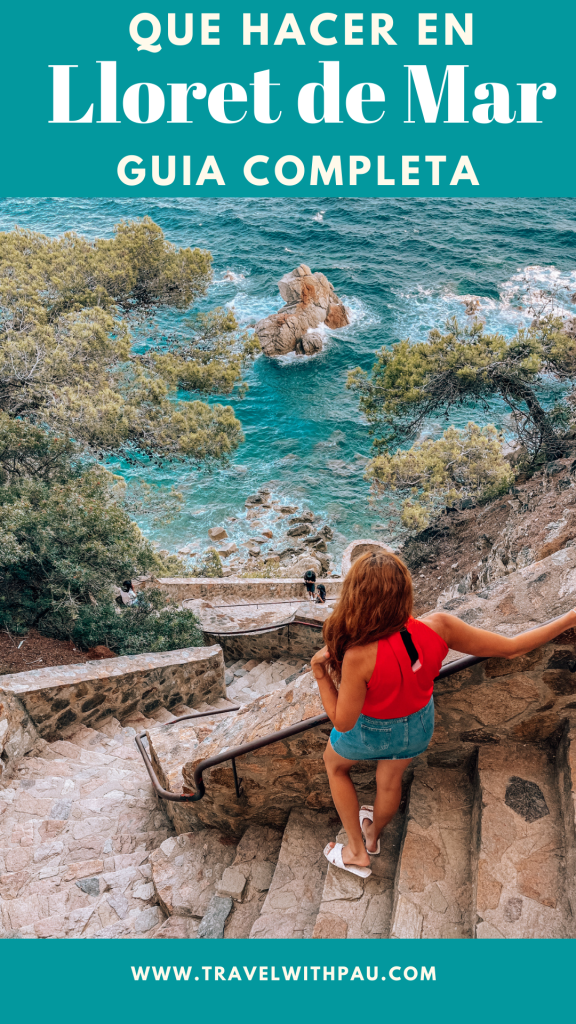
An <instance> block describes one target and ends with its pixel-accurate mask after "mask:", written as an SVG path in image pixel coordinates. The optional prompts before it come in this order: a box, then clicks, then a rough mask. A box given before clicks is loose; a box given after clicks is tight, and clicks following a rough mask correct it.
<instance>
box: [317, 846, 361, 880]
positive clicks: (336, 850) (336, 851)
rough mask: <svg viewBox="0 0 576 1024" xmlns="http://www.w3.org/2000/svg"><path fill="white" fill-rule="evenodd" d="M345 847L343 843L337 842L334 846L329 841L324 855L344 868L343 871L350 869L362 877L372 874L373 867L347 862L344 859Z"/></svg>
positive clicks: (338, 866) (336, 865) (335, 865)
mask: <svg viewBox="0 0 576 1024" xmlns="http://www.w3.org/2000/svg"><path fill="white" fill-rule="evenodd" d="M343 849H344V845H343V844H342V843H335V844H334V846H332V847H331V846H330V843H328V845H327V846H326V847H325V849H324V856H325V857H326V860H327V861H329V862H330V864H333V865H334V867H336V868H342V869H343V871H350V872H351V873H352V874H353V875H359V876H360V878H368V876H369V875H371V874H372V868H359V867H357V866H356V864H345V863H344V861H343V860H342V850H343Z"/></svg>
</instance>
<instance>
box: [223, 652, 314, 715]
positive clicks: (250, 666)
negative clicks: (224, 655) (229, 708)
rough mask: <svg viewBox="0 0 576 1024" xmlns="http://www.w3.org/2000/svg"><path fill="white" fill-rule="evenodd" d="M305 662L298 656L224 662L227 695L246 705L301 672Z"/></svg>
mask: <svg viewBox="0 0 576 1024" xmlns="http://www.w3.org/2000/svg"><path fill="white" fill-rule="evenodd" d="M305 664H306V662H305V661H303V660H302V659H301V658H289V659H288V658H287V659H279V660H278V659H274V660H269V661H258V660H256V659H251V660H248V659H247V658H241V659H240V660H239V661H231V662H226V672H225V681H226V695H227V697H228V699H229V700H233V701H234V702H235V703H238V704H247V703H249V702H250V701H252V700H255V698H256V697H261V696H262V695H263V694H264V693H272V691H273V690H277V689H278V688H279V687H281V686H283V685H284V684H288V683H291V682H292V681H293V680H294V679H297V677H298V676H299V675H301V674H302V670H303V668H304V666H305Z"/></svg>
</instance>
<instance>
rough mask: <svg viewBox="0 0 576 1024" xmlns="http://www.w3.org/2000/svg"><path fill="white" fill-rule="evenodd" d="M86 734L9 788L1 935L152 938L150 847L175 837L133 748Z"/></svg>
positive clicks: (3, 821)
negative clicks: (15, 933)
mask: <svg viewBox="0 0 576 1024" xmlns="http://www.w3.org/2000/svg"><path fill="white" fill-rule="evenodd" d="M109 731H110V732H112V733H113V736H109V735H106V734H105V733H103V732H96V731H94V730H93V729H87V728H81V729H79V730H78V731H77V733H76V734H73V735H72V736H71V737H69V739H67V740H65V741H63V740H58V741H56V742H54V743H51V744H48V743H43V745H42V749H41V752H40V753H39V754H38V755H37V756H33V755H30V754H29V755H27V756H26V757H24V758H23V759H22V760H20V761H18V762H17V763H16V765H15V771H14V776H13V778H12V779H7V780H5V781H4V782H3V783H0V936H2V935H4V936H6V935H10V934H12V933H14V932H18V933H19V935H20V936H21V937H22V938H87V937H110V938H130V937H134V936H138V937H146V936H148V935H149V934H151V933H152V931H153V930H154V929H155V928H157V927H158V926H159V925H160V923H161V921H162V919H163V914H162V912H161V911H160V909H159V908H158V907H157V906H156V905H155V904H156V896H155V893H154V892H153V890H152V889H151V888H150V887H149V882H150V873H151V872H150V864H149V856H150V852H151V850H153V849H154V847H155V846H157V845H158V844H159V843H161V842H162V841H163V840H164V839H166V838H167V836H168V835H169V834H170V832H171V827H170V825H169V822H168V820H167V818H166V817H165V814H164V811H163V808H161V807H159V806H158V803H157V800H156V798H155V796H154V793H153V790H152V787H151V785H150V781H149V779H148V776H147V773H146V770H145V768H144V766H143V764H142V761H141V760H140V757H139V755H138V752H137V750H136V747H135V745H134V739H133V736H134V730H133V729H131V728H126V729H123V728H122V727H121V726H120V724H119V723H118V722H117V723H116V726H115V727H114V728H112V727H111V724H110V725H109Z"/></svg>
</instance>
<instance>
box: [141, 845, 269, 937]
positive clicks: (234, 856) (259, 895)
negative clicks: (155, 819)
mask: <svg viewBox="0 0 576 1024" xmlns="http://www.w3.org/2000/svg"><path fill="white" fill-rule="evenodd" d="M281 841H282V833H281V832H279V831H277V830H275V829H270V828H263V827H261V826H259V825H252V826H250V827H249V828H248V829H247V830H246V832H245V833H244V835H243V836H242V839H241V840H240V842H238V840H237V839H231V838H229V837H227V836H224V835H222V834H221V833H220V832H217V831H215V830H214V829H203V828H199V829H198V831H196V832H188V833H183V834H181V835H179V836H176V837H175V838H170V839H167V840H166V841H165V842H163V843H162V844H161V846H160V847H159V848H158V849H157V850H155V851H154V853H152V854H151V856H150V864H151V867H152V882H153V884H154V890H155V893H156V897H157V900H158V903H159V904H160V906H161V908H162V910H163V911H164V913H165V914H167V915H168V920H167V922H166V923H165V925H164V926H163V932H164V933H165V934H168V933H169V934H170V935H171V936H173V937H178V938H196V937H198V938H222V937H225V938H235V939H238V938H247V937H248V936H249V934H250V930H251V928H252V925H253V924H254V921H255V920H256V919H257V918H258V916H259V914H260V911H261V909H262V904H263V903H264V900H265V896H266V892H267V890H268V888H269V886H270V882H271V880H272V876H273V874H274V868H275V866H276V861H277V859H278V851H279V849H280V844H281ZM159 937H160V936H159Z"/></svg>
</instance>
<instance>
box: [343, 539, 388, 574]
mask: <svg viewBox="0 0 576 1024" xmlns="http://www.w3.org/2000/svg"><path fill="white" fill-rule="evenodd" d="M367 551H390V552H391V551H392V548H389V547H388V546H387V545H386V544H383V543H382V542H381V541H379V540H353V541H352V543H351V544H349V545H348V547H347V548H345V550H344V553H343V555H342V575H343V576H345V575H346V573H347V572H349V571H350V568H351V566H352V564H353V563H354V562H355V561H356V559H357V558H360V555H365V554H366V552H367Z"/></svg>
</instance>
